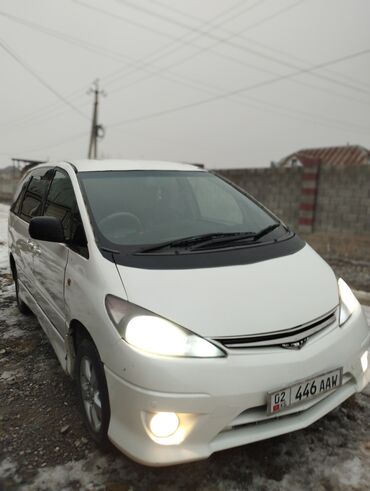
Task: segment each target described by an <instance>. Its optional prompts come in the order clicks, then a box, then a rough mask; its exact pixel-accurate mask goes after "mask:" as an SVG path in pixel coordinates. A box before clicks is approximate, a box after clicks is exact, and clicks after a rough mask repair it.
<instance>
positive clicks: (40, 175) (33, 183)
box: [19, 168, 53, 222]
mask: <svg viewBox="0 0 370 491" xmlns="http://www.w3.org/2000/svg"><path fill="white" fill-rule="evenodd" d="M52 172H53V171H52V170H51V169H45V168H41V169H37V170H35V171H34V172H31V175H30V179H29V181H28V187H27V189H26V190H25V193H24V197H23V200H22V204H21V209H20V212H19V215H20V216H21V218H23V220H25V221H26V222H30V221H31V219H32V218H33V217H37V216H40V215H42V207H43V202H44V199H45V196H46V193H47V190H48V187H49V184H50V177H51V175H52ZM21 196H22V192H21V193H20V197H21ZM19 205H20V203H19Z"/></svg>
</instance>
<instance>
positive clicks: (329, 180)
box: [217, 165, 370, 235]
mask: <svg viewBox="0 0 370 491" xmlns="http://www.w3.org/2000/svg"><path fill="white" fill-rule="evenodd" d="M217 172H218V173H219V174H220V175H222V176H224V177H226V178H227V179H229V180H230V181H232V182H234V183H235V184H237V185H238V186H240V187H242V188H243V189H245V190H247V191H248V192H249V193H250V194H252V195H253V196H254V197H255V198H256V199H258V200H259V201H261V202H262V203H263V204H264V205H265V206H267V208H269V209H270V210H271V211H273V212H274V213H276V215H278V216H279V217H281V218H282V219H283V220H284V221H285V222H286V223H287V224H289V225H291V226H292V227H293V228H297V225H298V217H299V208H300V203H301V198H302V197H301V191H302V175H303V169H302V167H301V168H290V169H281V168H266V169H225V170H221V171H217ZM313 232H343V233H355V234H362V235H363V234H365V235H366V234H370V166H365V165H353V166H346V167H329V166H322V167H321V169H320V172H319V176H318V187H317V196H316V209H315V218H314V225H313Z"/></svg>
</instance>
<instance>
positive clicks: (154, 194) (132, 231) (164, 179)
mask: <svg viewBox="0 0 370 491" xmlns="http://www.w3.org/2000/svg"><path fill="white" fill-rule="evenodd" d="M79 179H80V180H81V182H82V184H83V188H84V190H85V193H86V196H87V200H88V204H89V207H90V212H91V215H92V221H93V223H94V226H95V230H96V232H97V236H98V237H99V240H100V241H101V242H102V244H105V245H106V246H107V247H109V245H110V244H115V245H116V246H121V245H122V246H130V245H139V244H140V245H141V244H155V243H160V242H164V241H168V240H173V239H177V238H182V237H188V236H193V235H199V234H207V233H234V232H257V231H260V230H261V229H263V228H265V227H267V226H269V225H271V224H273V223H275V222H276V220H275V219H274V218H272V217H271V216H270V215H269V214H268V213H267V212H266V211H264V210H263V209H262V208H261V207H260V206H259V205H258V204H256V203H255V202H254V201H252V200H251V199H250V198H248V197H247V196H245V195H244V194H243V193H241V192H240V191H238V190H236V189H235V188H234V187H232V186H230V185H229V184H228V183H226V182H225V181H223V180H222V179H220V178H218V177H216V176H214V175H212V174H209V173H207V172H201V171H109V172H104V171H100V172H81V173H79ZM107 241H108V242H107ZM111 247H113V246H112V245H111Z"/></svg>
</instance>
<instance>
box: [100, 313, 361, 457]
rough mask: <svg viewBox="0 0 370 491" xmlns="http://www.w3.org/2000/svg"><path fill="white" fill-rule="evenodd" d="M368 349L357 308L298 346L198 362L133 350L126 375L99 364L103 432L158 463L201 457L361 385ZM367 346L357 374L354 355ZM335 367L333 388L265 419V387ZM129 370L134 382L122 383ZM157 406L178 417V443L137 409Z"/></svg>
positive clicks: (304, 420) (286, 423) (270, 430)
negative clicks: (104, 396)
mask: <svg viewBox="0 0 370 491" xmlns="http://www.w3.org/2000/svg"><path fill="white" fill-rule="evenodd" d="M369 348H370V329H369V327H368V326H367V323H366V320H365V318H364V316H363V314H362V312H361V309H358V310H357V311H356V312H354V313H353V314H352V316H351V318H350V319H349V320H348V322H347V323H346V324H345V326H343V327H341V328H339V327H338V326H337V325H336V326H333V327H332V328H330V329H328V330H326V331H325V332H323V333H321V334H320V335H318V336H316V337H314V338H312V339H311V340H309V342H308V343H307V345H306V346H304V347H303V348H302V349H301V350H299V351H289V350H283V349H281V348H269V349H251V350H245V351H244V352H243V353H238V354H234V353H230V355H229V356H228V357H227V358H224V359H204V360H199V359H190V360H189V359H168V358H160V357H149V356H145V355H138V354H137V355H136V356H137V357H138V360H139V362H138V363H137V364H136V365H135V366H134V367H132V368H133V369H134V370H127V372H128V377H122V375H117V374H115V373H113V372H112V371H111V370H110V369H109V368H108V367H107V366H106V367H105V372H106V378H107V383H108V390H109V398H110V405H111V421H110V425H109V430H108V436H109V438H110V439H111V441H112V442H113V443H114V444H115V445H116V446H117V447H118V448H119V449H120V450H122V451H123V452H124V453H126V454H127V455H129V456H130V457H131V458H133V459H134V460H136V461H139V462H141V463H144V464H147V465H153V466H160V465H170V464H178V463H183V462H189V461H193V460H198V459H204V458H207V457H208V456H209V455H211V454H212V453H213V452H215V451H218V450H223V449H226V448H231V447H235V446H239V445H244V444H247V443H251V442H255V441H258V440H263V439H266V438H270V437H273V436H277V435H280V434H283V433H288V432H291V431H295V430H298V429H301V428H305V427H307V426H308V425H310V424H312V423H313V422H314V421H316V420H318V419H319V418H321V417H322V416H324V415H325V414H327V413H328V412H330V411H331V410H333V409H334V408H335V407H337V406H338V405H339V404H341V403H342V402H343V401H344V400H346V399H347V398H348V397H350V396H351V395H352V394H354V393H355V392H359V391H361V390H362V389H363V388H364V387H365V386H366V385H367V384H368V383H369V381H370V349H369ZM367 350H368V351H369V353H368V368H367V370H366V371H364V370H363V366H362V364H361V356H363V354H364V352H366V351H367ZM339 367H342V368H343V374H344V379H343V385H342V386H341V387H340V388H338V389H337V390H335V391H333V392H331V393H328V394H326V395H324V396H321V397H320V398H317V399H314V400H312V401H309V402H306V403H305V404H302V405H299V406H297V407H294V408H292V409H290V410H289V411H286V412H285V413H283V414H282V415H279V417H276V416H267V411H266V397H267V393H268V392H270V391H272V390H275V389H279V388H281V387H284V386H287V385H291V384H292V383H294V382H296V381H299V380H304V379H307V378H309V377H311V376H313V375H315V374H318V373H324V372H327V371H330V370H332V369H334V368H339ZM125 371H126V369H125ZM135 371H136V372H137V375H136V377H135V378H136V379H137V380H127V378H130V377H131V378H133V375H134V373H135ZM144 380H147V381H148V385H149V387H153V390H150V389H148V388H147V387H148V385H147V384H144V383H143V381H144ZM150 382H152V383H150ZM157 411H166V412H175V413H177V414H178V415H179V417H180V421H181V425H180V426H181V427H182V430H183V433H184V439H183V441H182V443H180V444H176V445H162V444H159V443H156V442H155V441H153V439H152V438H151V437H150V432H149V430H148V429H147V428H146V425H145V414H147V413H154V412H157ZM256 423H257V424H256Z"/></svg>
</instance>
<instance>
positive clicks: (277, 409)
mask: <svg viewBox="0 0 370 491" xmlns="http://www.w3.org/2000/svg"><path fill="white" fill-rule="evenodd" d="M342 373H343V372H342V369H341V368H338V369H337V370H332V371H331V372H327V373H324V374H321V375H317V376H316V377H312V378H310V379H308V380H303V381H301V382H297V383H295V384H294V385H291V386H290V387H286V388H285V389H280V390H277V391H274V392H270V393H269V394H268V398H267V413H268V414H277V413H281V412H282V411H285V410H287V409H289V408H291V407H292V406H293V405H296V404H300V403H302V402H306V401H308V400H310V399H314V398H315V397H319V396H321V395H322V394H325V393H326V392H330V391H331V390H334V389H337V388H338V387H340V386H341V385H342Z"/></svg>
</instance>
